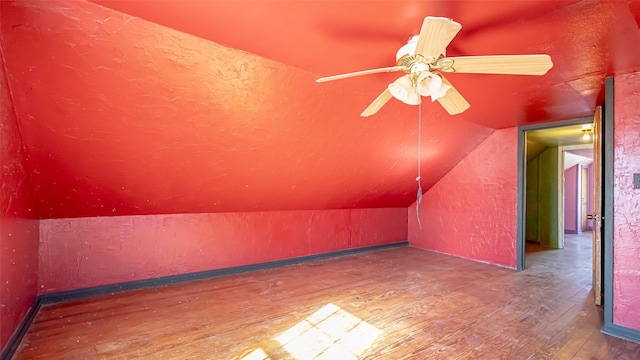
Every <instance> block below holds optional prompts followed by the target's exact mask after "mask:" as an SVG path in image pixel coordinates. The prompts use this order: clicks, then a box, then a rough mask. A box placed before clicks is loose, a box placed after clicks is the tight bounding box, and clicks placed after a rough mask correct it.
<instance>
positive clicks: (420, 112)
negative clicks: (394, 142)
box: [416, 104, 422, 230]
mask: <svg viewBox="0 0 640 360" xmlns="http://www.w3.org/2000/svg"><path fill="white" fill-rule="evenodd" d="M421 110H422V109H421V104H418V177H416V181H417V182H418V198H417V199H416V218H417V219H418V226H419V227H420V230H422V222H420V203H421V202H422V185H421V184H420V174H421V171H420V163H421V162H422V161H421V154H420V153H421V151H420V128H421V126H420V125H421V119H420V116H421V114H422V111H421Z"/></svg>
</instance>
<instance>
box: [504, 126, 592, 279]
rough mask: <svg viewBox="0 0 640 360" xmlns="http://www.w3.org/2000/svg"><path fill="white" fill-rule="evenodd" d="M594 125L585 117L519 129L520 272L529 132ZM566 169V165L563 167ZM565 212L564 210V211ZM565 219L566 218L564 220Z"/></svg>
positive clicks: (521, 267)
mask: <svg viewBox="0 0 640 360" xmlns="http://www.w3.org/2000/svg"><path fill="white" fill-rule="evenodd" d="M591 123H593V118H592V117H583V118H578V119H572V120H565V121H557V122H553V123H544V124H534V125H524V126H519V127H518V174H517V179H518V180H517V181H518V194H517V216H516V221H517V230H516V238H517V239H516V270H518V271H522V270H524V268H525V262H524V258H525V241H526V239H525V231H524V230H525V221H526V218H525V210H526V209H525V206H526V201H525V199H526V189H527V179H526V174H527V173H526V171H527V153H526V150H527V142H526V133H527V131H531V130H540V129H551V128H557V127H564V126H572V125H582V124H591ZM561 148H562V147H560V148H559V149H558V160H560V159H562V161H559V165H561V164H560V163H562V164H563V163H564V152H561V151H560V150H561ZM561 166H563V167H564V165H561ZM558 178H559V179H558V181H559V182H560V184H562V183H561V181H562V180H563V178H564V176H558ZM560 188H562V189H559V191H560V190H562V193H563V194H564V188H563V186H560ZM558 197H559V204H558V207H559V208H560V206H561V205H564V196H558ZM563 211H564V209H563ZM562 213H563V212H561V213H560V214H562ZM563 219H564V218H563ZM559 223H564V221H562V222H561V221H559ZM562 231H563V232H564V229H562Z"/></svg>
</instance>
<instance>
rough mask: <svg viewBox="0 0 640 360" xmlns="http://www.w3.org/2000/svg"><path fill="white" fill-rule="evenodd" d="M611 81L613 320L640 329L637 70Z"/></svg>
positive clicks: (639, 75) (639, 76)
mask: <svg viewBox="0 0 640 360" xmlns="http://www.w3.org/2000/svg"><path fill="white" fill-rule="evenodd" d="M614 85H615V89H614V91H615V93H614V94H615V95H614V96H615V105H614V109H615V111H614V113H615V120H614V121H615V123H614V143H615V152H614V156H615V158H614V185H613V186H614V199H613V201H614V206H613V208H614V210H613V211H614V213H613V227H614V229H613V277H614V281H613V302H614V304H613V322H614V323H615V324H618V325H622V326H626V327H629V328H632V329H636V330H640V260H639V259H640V190H638V189H633V174H634V173H640V136H639V135H638V134H640V112H638V109H640V73H634V74H629V75H623V76H617V77H616V78H615V81H614Z"/></svg>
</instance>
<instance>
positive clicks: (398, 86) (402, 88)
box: [389, 75, 421, 105]
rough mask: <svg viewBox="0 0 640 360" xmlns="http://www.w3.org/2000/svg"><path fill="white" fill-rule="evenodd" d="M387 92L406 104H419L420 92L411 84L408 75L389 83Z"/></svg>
mask: <svg viewBox="0 0 640 360" xmlns="http://www.w3.org/2000/svg"><path fill="white" fill-rule="evenodd" d="M389 92H390V93H391V95H393V97H394V98H396V99H398V100H400V101H402V102H403V103H405V104H408V105H418V104H420V101H421V100H420V94H418V91H417V90H416V87H415V86H413V83H412V82H411V78H410V77H409V75H405V76H403V77H401V78H399V79H398V80H396V81H394V82H392V83H391V84H389Z"/></svg>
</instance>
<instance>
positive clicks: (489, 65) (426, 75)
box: [316, 16, 553, 116]
mask: <svg viewBox="0 0 640 360" xmlns="http://www.w3.org/2000/svg"><path fill="white" fill-rule="evenodd" d="M461 28H462V25H460V24H459V23H457V22H455V21H453V20H451V19H448V18H444V17H432V16H427V17H426V18H425V19H424V21H423V23H422V28H421V29H420V35H417V36H414V37H413V38H411V39H410V40H409V42H408V43H407V44H405V45H404V46H403V47H401V48H400V50H398V53H397V54H396V65H395V66H391V67H385V68H379V69H371V70H364V71H356V72H352V73H347V74H341V75H334V76H328V77H323V78H320V79H318V80H316V82H325V81H332V80H339V79H345V78H350V77H354V76H361V75H369V74H376V73H382V72H395V71H403V72H404V73H405V75H404V76H402V77H400V78H399V79H398V80H396V81H394V82H393V83H392V84H390V85H389V86H388V88H387V89H386V90H385V91H383V92H382V94H380V95H379V96H378V97H377V98H376V99H375V100H374V101H373V102H372V103H371V104H370V105H369V106H368V107H367V108H366V109H365V110H364V111H363V112H362V114H360V116H370V115H373V114H375V113H377V112H378V110H380V109H381V108H382V107H383V106H384V105H385V104H386V103H387V101H389V100H390V99H391V98H392V97H395V98H397V99H398V100H401V101H402V102H404V103H406V104H409V105H418V104H419V103H420V102H421V96H431V100H432V101H436V100H437V101H438V102H439V103H440V105H442V107H444V109H445V110H446V111H447V112H448V113H449V114H451V115H456V114H460V113H462V112H464V111H465V110H467V109H468V108H469V107H470V106H471V105H470V104H469V103H468V102H467V100H465V98H464V97H463V96H462V95H461V94H460V93H459V92H458V91H457V90H456V89H455V88H454V87H453V85H451V83H450V82H449V81H448V80H447V79H446V78H445V77H444V75H443V73H454V72H455V73H475V74H511V75H544V74H545V73H546V72H547V71H548V70H549V69H551V67H552V66H553V63H552V62H551V57H550V56H549V55H546V54H534V55H492V56H459V57H446V56H445V50H446V47H447V45H449V43H450V42H451V40H453V38H454V37H455V36H456V34H457V33H458V31H460V29H461Z"/></svg>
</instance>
